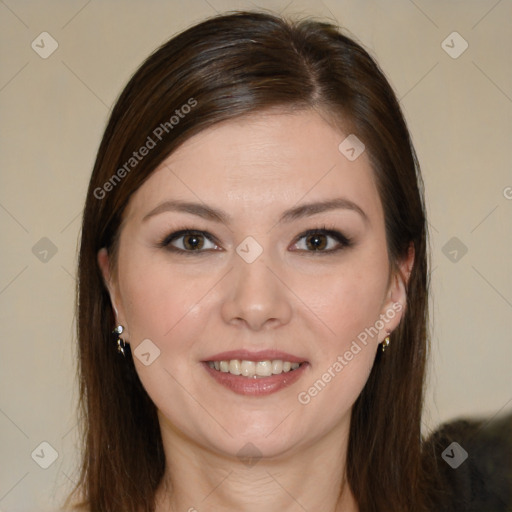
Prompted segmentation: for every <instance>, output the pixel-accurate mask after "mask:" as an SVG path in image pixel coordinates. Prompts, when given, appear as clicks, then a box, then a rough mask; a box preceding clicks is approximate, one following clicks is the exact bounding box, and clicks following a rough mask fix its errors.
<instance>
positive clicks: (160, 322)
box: [119, 255, 215, 350]
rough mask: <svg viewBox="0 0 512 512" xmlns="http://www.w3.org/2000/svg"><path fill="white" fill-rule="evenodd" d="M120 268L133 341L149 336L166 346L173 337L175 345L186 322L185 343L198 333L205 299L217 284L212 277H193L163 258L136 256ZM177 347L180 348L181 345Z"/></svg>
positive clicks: (125, 306)
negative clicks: (172, 266) (189, 276)
mask: <svg viewBox="0 0 512 512" xmlns="http://www.w3.org/2000/svg"><path fill="white" fill-rule="evenodd" d="M120 263H122V262H120ZM119 270H120V291H121V296H122V298H123V307H124V311H125V316H126V322H127V324H128V332H129V334H130V342H131V343H132V344H134V345H137V344H138V343H139V342H140V341H142V340H143V339H145V338H149V339H151V340H154V342H155V343H156V344H157V345H158V346H161V347H162V348H164V345H165V343H166V342H167V341H168V340H169V339H171V338H172V339H173V344H174V341H176V342H179V340H180V339H182V338H177V337H176V336H175V333H176V332H178V331H180V327H182V325H185V324H186V326H187V329H188V331H187V332H188V334H189V336H188V339H187V340H183V344H185V342H187V343H188V342H189V339H190V338H191V337H193V336H194V332H192V331H194V330H195V329H197V331H198V332H199V331H200V329H201V318H202V315H201V314H200V311H201V306H202V305H203V301H202V298H203V297H204V296H205V294H206V293H207V291H208V289H210V288H211V287H212V286H213V285H214V282H215V281H214V279H213V278H212V277H209V278H208V277H205V278H203V279H193V278H190V279H189V278H187V277H186V276H185V275H183V274H182V273H180V272H176V270H175V269H174V270H172V268H171V267H170V266H169V265H168V264H166V263H165V261H161V260H160V259H159V258H148V257H144V256H141V257H137V256H136V255H134V256H133V257H130V259H129V260H127V261H126V262H125V264H124V266H123V265H122V264H121V265H120V268H119ZM191 329H192V331H191ZM189 348H190V345H189ZM176 349H178V350H179V345H178V346H176Z"/></svg>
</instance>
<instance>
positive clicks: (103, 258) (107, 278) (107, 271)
mask: <svg viewBox="0 0 512 512" xmlns="http://www.w3.org/2000/svg"><path fill="white" fill-rule="evenodd" d="M98 266H99V267H100V270H101V274H102V276H103V281H104V283H105V286H106V287H107V290H108V293H109V295H110V302H111V304H112V308H113V309H114V314H115V317H116V325H122V326H123V327H125V329H126V322H125V316H124V311H123V308H122V304H121V300H120V297H119V289H118V285H117V282H116V280H115V279H114V276H113V275H112V271H111V268H110V258H109V254H108V252H107V249H106V248H105V247H103V248H102V249H100V250H99V251H98Z"/></svg>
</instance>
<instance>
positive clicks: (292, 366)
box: [207, 359, 306, 379]
mask: <svg viewBox="0 0 512 512" xmlns="http://www.w3.org/2000/svg"><path fill="white" fill-rule="evenodd" d="M207 364H208V366H209V367H210V368H212V369H213V370H217V371H218V372H221V373H230V374H231V375H238V376H241V377H247V378H253V379H258V378H260V379H261V378H264V377H271V376H272V375H280V374H282V373H288V372H294V371H295V370H297V369H299V368H300V367H301V366H302V365H304V364H306V363H305V362H302V363H295V362H294V363H292V362H290V361H283V360H282V359H274V360H270V359H267V360H263V361H248V360H240V359H230V360H223V361H207Z"/></svg>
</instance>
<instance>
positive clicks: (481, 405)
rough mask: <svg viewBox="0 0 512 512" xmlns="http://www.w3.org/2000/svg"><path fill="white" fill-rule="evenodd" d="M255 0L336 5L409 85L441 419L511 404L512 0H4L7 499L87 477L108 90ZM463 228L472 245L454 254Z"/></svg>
mask: <svg viewBox="0 0 512 512" xmlns="http://www.w3.org/2000/svg"><path fill="white" fill-rule="evenodd" d="M254 7H260V8H266V9H272V10H275V11H284V12H285V13H289V14H293V13H302V14H313V15H318V16H326V17H328V18H330V19H331V20H333V19H335V20H336V21H337V23H339V24H340V25H341V26H342V27H344V28H345V29H346V30H347V31H348V33H349V34H353V35H354V36H356V37H357V38H358V39H359V40H360V42H362V43H363V44H364V45H365V46H366V47H367V48H368V49H369V50H370V51H371V53H372V54H373V55H374V56H375V57H376V58H377V60H378V61H379V62H380V64H381V66H382V68H383V69H384V71H385V72H386V74H387V75H388V77H389V79H390V81H391V83H392V85H393V86H394V88H395V90H396V91H397V94H398V96H399V98H400V99H401V104H402V106H403V109H404V112H405V115H406V117H407V120H408V123H409V126H410V129H411V132H412V135H413V139H414V142H415V145H416V149H417V151H418V155H419V158H420V161H421V164H422V168H423V173H424V179H425V183H426V189H427V202H428V209H429V214H430V222H431V228H432V229H431V236H432V238H431V244H432V255H433V265H432V284H433V296H432V298H433V346H434V350H433V352H434V353H433V356H434V357H433V361H432V366H431V372H430V379H429V390H428V404H427V413H426V416H425V428H426V429H428V428H432V427H434V426H435V425H437V424H438V423H439V422H440V421H444V420H447V419H451V418H455V417H459V416H461V415H479V414H485V415H488V416H489V417H491V416H493V415H495V414H497V413H499V412H500V411H502V412H503V411H506V410H510V409H511V408H512V372H511V360H512V339H511V332H512V329H511V319H512V272H511V261H512V243H511V234H512V171H511V168H512V167H511V164H512V159H511V147H512V144H511V134H512V65H511V57H510V52H511V50H512V31H511V30H510V20H511V19H512V2H511V1H510V0H501V1H497V0H478V1H477V0H473V1H469V0H465V1H446V0H432V1H427V0H415V1H414V2H413V1H412V0H411V1H408V0H396V1H390V0H388V1H384V0H380V1H369V0H366V1H361V0H359V1H357V0H344V1H340V0H324V1H323V2H322V1H313V0H310V1H301V0H296V1H293V2H290V0H283V1H280V0H274V1H270V0H269V1H261V2H257V5H256V4H254V3H252V2H249V1H239V2H236V1H229V0H225V1H223V0H208V1H206V0H191V1H188V2H178V1H174V0H171V1H166V2H164V1H156V0H152V1H144V2H143V1H125V2H121V1H113V0H109V1H99V0H92V1H87V0H85V1H75V2H66V1H63V0H61V1H55V0H52V1H46V2H44V3H43V2H35V1H20V0H18V1H16V0H0V29H1V31H0V40H1V62H2V66H1V70H0V107H1V111H2V118H1V133H2V136H1V161H0V172H1V178H0V180H1V181H0V226H1V243H2V245H1V246H2V250H1V255H2V260H1V266H0V317H1V327H0V329H1V331H0V340H1V341H0V343H1V347H2V349H1V359H0V433H1V446H0V510H2V511H4V512H5V511H7V512H14V511H32V510H39V511H43V510H51V509H52V507H53V508H55V507H56V504H57V503H58V499H59V498H58V497H59V496H62V494H63V493H64V492H65V491H66V489H68V488H69V485H70V483H71V481H72V480H73V479H74V478H76V474H75V469H74V468H75V464H76V460H77V458H76V457H77V452H76V429H75V426H76V421H75V419H74V407H75V402H76V391H75V387H74V348H73V340H74V324H73V300H74V285H75V279H74V275H75V265H76V248H77V240H78V232H79V225H80V215H81V209H82V204H83V201H84V197H85V191H86V186H87V183H88V179H89V175H90V172H91V169H92V165H93V161H94V158H95V152H96V150H97V147H98V144H99V140H100V137H101V134H102V131H103V128H104V126H105V122H106V119H107V116H108V113H109V109H110V107H111V106H112V104H113V102H114V101H115V99H116V97H117V95H118V94H119V92H120V91H121V89H122V87H123V86H124V84H125V83H126V81H127V79H128V78H129V76H130V75H131V73H132V72H133V71H134V70H135V69H136V67H137V66H138V65H139V64H140V63H141V62H142V60H143V59H144V58H145V57H146V56H147V55H148V54H149V53H150V52H151V51H152V50H153V49H154V48H156V47H157V46H158V45H160V44H161V43H162V42H164V41H165V40H167V39H168V38H169V37H171V36H172V35H173V34H175V33H176V32H177V31H180V30H182V29H184V28H186V27H188V26H189V25H191V24H193V23H195V22H197V21H199V20H201V19H202V18H204V17H206V16H210V15H213V14H215V12H216V11H218V12H222V11H225V10H228V9H240V8H245V9H250V8H254ZM44 31H46V32H48V33H49V34H51V36H52V37H53V38H54V39H55V40H56V41H57V42H58V49H57V50H56V51H55V52H54V53H53V54H52V55H51V56H49V57H48V58H47V59H43V58H41V57H40V56H39V55H38V54H37V53H36V52H35V51H34V50H33V49H32V47H31V43H32V41H34V40H35V39H36V38H37V37H38V36H39V34H40V33H41V32H44ZM453 31H457V32H458V33H459V34H460V35H461V36H462V37H463V38H464V40H465V41H467V43H468V44H469V47H468V49H467V50H466V51H465V52H464V53H462V55H460V56H459V57H458V58H456V59H454V58H452V57H450V56H449V55H448V54H447V53H446V51H445V50H444V49H443V47H442V45H441V44H442V42H443V40H445V39H446V38H447V36H449V34H451V33H452V32H453ZM452 39H453V37H452V38H451V39H450V38H449V39H448V44H449V45H450V46H453V49H452V51H457V50H460V49H461V48H462V46H461V43H463V42H462V41H458V40H457V39H454V40H453V43H452V42H451V41H452ZM37 41H40V38H39V39H37V40H36V42H37ZM48 47H49V46H46V48H48ZM43 237H46V238H48V239H49V240H51V242H52V243H53V244H54V245H55V247H56V249H57V252H56V253H55V254H54V255H52V253H51V252H49V253H48V254H45V253H44V252H41V251H44V249H45V247H46V246H45V245H44V244H45V243H46V244H47V243H48V242H39V243H40V244H43V245H41V246H39V245H37V246H36V249H37V248H39V249H37V250H36V249H34V250H33V247H34V246H35V245H36V243H38V241H39V240H40V239H41V238H43ZM452 237H457V239H459V241H460V242H456V243H458V244H459V245H460V244H464V246H465V247H466V248H467V253H466V254H465V255H464V256H462V257H461V254H462V253H461V252H460V247H459V249H457V250H458V251H459V252H458V253H457V258H458V261H456V262H453V261H450V259H449V257H452V258H453V256H454V254H453V253H452V255H450V254H449V251H453V247H452V248H450V247H451V246H450V245H448V247H447V248H446V247H445V245H446V244H447V243H448V242H449V241H450V239H452ZM451 243H454V242H453V241H452V242H451ZM443 247H445V249H444V252H443ZM46 248H47V247H46ZM34 253H35V254H34ZM445 253H447V254H448V256H449V257H448V256H446V255H445ZM41 258H42V259H43V260H44V259H45V258H46V259H47V261H41ZM43 441H46V442H48V443H50V445H51V446H52V447H54V449H55V450H56V451H57V452H58V458H57V459H56V460H55V462H54V463H53V464H52V465H51V466H50V467H49V468H48V469H46V470H45V469H42V468H41V467H40V466H39V465H38V464H36V462H35V461H34V460H33V459H32V458H31V453H32V452H33V451H34V450H35V449H36V448H37V447H38V446H39V445H40V443H41V442H43ZM40 450H41V448H38V450H36V454H37V453H39V454H41V451H40ZM43 450H44V447H43ZM48 454H49V451H48V449H46V452H45V457H48V456H49V455H48ZM34 458H35V459H37V456H36V455H34ZM42 458H43V457H39V459H38V460H39V461H41V460H42ZM47 460H48V459H47Z"/></svg>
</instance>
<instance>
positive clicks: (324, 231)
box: [293, 226, 353, 254]
mask: <svg viewBox="0 0 512 512" xmlns="http://www.w3.org/2000/svg"><path fill="white" fill-rule="evenodd" d="M316 234H321V235H326V236H328V237H331V238H334V240H336V242H337V243H338V246H337V247H335V248H334V249H327V250H319V251H307V250H305V249H295V251H298V252H306V253H314V254H322V253H323V254H329V253H333V252H337V251H339V250H342V249H345V248H347V247H350V246H351V245H352V243H353V242H352V239H351V238H350V237H348V236H345V235H344V234H343V233H341V232H340V231H338V230H337V229H335V228H329V227H327V226H322V227H319V228H313V229H308V230H307V231H304V232H303V233H301V234H300V235H298V236H297V238H296V239H295V242H293V245H296V244H297V243H298V242H299V241H300V240H302V239H303V238H306V237H307V236H309V235H316Z"/></svg>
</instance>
